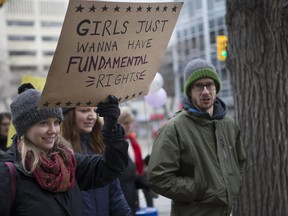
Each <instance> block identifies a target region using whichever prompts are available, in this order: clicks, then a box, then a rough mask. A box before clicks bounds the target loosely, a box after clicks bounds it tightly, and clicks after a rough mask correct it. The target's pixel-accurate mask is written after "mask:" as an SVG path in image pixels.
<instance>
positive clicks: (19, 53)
mask: <svg viewBox="0 0 288 216" xmlns="http://www.w3.org/2000/svg"><path fill="white" fill-rule="evenodd" d="M9 56H36V51H9Z"/></svg>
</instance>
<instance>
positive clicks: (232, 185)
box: [148, 59, 246, 216]
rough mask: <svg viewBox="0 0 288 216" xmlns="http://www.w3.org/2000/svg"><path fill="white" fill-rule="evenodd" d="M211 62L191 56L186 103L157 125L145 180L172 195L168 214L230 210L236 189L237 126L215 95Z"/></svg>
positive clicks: (218, 215)
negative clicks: (159, 125) (163, 123)
mask: <svg viewBox="0 0 288 216" xmlns="http://www.w3.org/2000/svg"><path fill="white" fill-rule="evenodd" d="M220 88H221V82H220V79H219V76H218V74H217V72H216V69H215V68H214V66H213V65H212V64H211V63H209V62H207V61H206V60H203V59H194V60H192V61H191V62H190V63H189V64H188V65H187V66H186V68H185V70H184V93H185V95H186V97H185V98H184V102H183V104H184V106H183V109H182V110H181V111H179V112H178V113H176V114H175V115H174V116H173V117H172V118H171V119H169V120H168V121H167V122H166V123H165V125H164V126H162V127H161V128H160V130H159V134H158V135H157V138H156V140H155V141H154V144H153V148H152V152H151V156H150V160H149V165H148V180H149V183H150V186H151V188H152V190H153V191H155V192H157V193H158V194H161V195H163V196H165V197H168V198H170V199H172V207H171V215H175V216H176V215H177V216H191V215H198V216H207V215H209V216H229V215H230V214H231V211H232V207H233V204H234V203H235V200H236V199H237V197H238V195H239V190H240V186H241V171H242V167H243V163H244V161H245V159H246V154H245V149H244V146H243V144H242V141H241V137H240V131H239V128H238V126H237V125H236V124H235V122H234V120H233V119H232V118H231V117H230V116H228V115H227V114H226V113H227V109H226V105H225V103H224V102H223V101H222V100H221V99H220V98H218V97H217V96H216V95H217V93H218V92H219V91H220Z"/></svg>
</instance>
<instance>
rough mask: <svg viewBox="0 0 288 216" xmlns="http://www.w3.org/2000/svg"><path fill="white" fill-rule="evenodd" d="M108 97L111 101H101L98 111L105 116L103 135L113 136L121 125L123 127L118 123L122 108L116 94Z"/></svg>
mask: <svg viewBox="0 0 288 216" xmlns="http://www.w3.org/2000/svg"><path fill="white" fill-rule="evenodd" d="M108 99H109V101H108V102H107V103H102V102H101V103H99V104H98V106H97V109H96V112H97V113H98V114H99V116H101V117H103V118H104V125H103V127H102V131H103V136H105V137H113V136H114V133H116V131H117V130H119V127H120V128H121V126H120V125H118V124H117V120H118V117H119V116H120V109H119V106H118V105H119V102H118V99H117V98H116V97H115V96H113V95H109V96H108ZM121 129H122V128H121ZM121 129H120V130H121ZM121 133H122V130H121Z"/></svg>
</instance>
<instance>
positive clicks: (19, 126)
mask: <svg viewBox="0 0 288 216" xmlns="http://www.w3.org/2000/svg"><path fill="white" fill-rule="evenodd" d="M40 97H41V93H40V92H39V91H37V90H35V89H27V90H26V91H24V92H22V93H21V94H19V95H17V96H16V98H15V99H14V100H13V102H12V103H11V104H10V109H11V113H12V121H13V124H14V126H15V129H16V133H17V136H21V135H23V134H24V133H25V132H26V131H27V130H28V129H29V128H30V127H31V126H33V125H34V124H36V123H37V122H39V121H42V120H45V119H48V118H59V119H60V120H61V121H62V120H63V114H62V109H61V108H38V103H39V100H40Z"/></svg>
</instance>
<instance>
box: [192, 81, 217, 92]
mask: <svg viewBox="0 0 288 216" xmlns="http://www.w3.org/2000/svg"><path fill="white" fill-rule="evenodd" d="M204 87H206V89H207V90H208V91H212V90H215V89H216V85H215V82H208V83H205V84H204V83H195V84H193V85H192V90H193V91H196V92H202V91H203V89H204Z"/></svg>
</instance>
